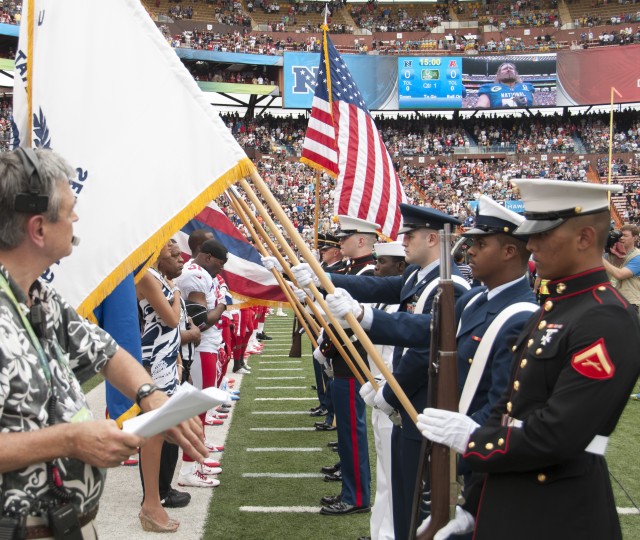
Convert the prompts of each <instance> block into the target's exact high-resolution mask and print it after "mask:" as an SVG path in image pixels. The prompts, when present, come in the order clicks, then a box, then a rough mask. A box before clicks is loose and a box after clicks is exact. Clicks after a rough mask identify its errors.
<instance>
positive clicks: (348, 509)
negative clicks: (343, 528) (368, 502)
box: [320, 501, 371, 516]
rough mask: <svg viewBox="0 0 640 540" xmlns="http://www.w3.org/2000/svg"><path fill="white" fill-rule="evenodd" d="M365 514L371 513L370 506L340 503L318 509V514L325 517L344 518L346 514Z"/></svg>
mask: <svg viewBox="0 0 640 540" xmlns="http://www.w3.org/2000/svg"><path fill="white" fill-rule="evenodd" d="M366 512H371V507H370V506H355V505H353V504H347V503H345V502H342V501H340V502H337V503H336V504H332V505H331V506H323V507H322V508H320V513H321V514H323V515H325V516H346V515H347V514H362V513H366Z"/></svg>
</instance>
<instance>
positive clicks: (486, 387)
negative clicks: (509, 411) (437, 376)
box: [456, 276, 536, 425]
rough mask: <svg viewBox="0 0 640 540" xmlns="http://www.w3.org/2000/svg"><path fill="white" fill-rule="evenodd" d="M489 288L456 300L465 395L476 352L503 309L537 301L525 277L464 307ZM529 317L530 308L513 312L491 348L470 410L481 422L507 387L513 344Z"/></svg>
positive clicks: (460, 371)
mask: <svg viewBox="0 0 640 540" xmlns="http://www.w3.org/2000/svg"><path fill="white" fill-rule="evenodd" d="M486 290H487V289H486V287H475V288H473V289H471V290H470V291H468V292H466V293H465V294H464V295H463V296H462V297H461V298H460V300H458V302H456V321H460V327H459V330H458V336H457V351H458V395H460V394H462V389H463V388H464V383H465V381H466V379H467V375H468V374H469V370H470V369H471V360H472V359H473V357H474V355H475V354H476V350H477V349H478V346H479V345H480V340H481V338H482V337H483V336H484V334H485V332H486V331H487V329H488V328H489V326H490V325H491V323H492V322H493V321H494V320H495V319H496V317H497V316H498V315H499V314H500V312H502V311H503V310H504V309H506V308H507V307H509V306H510V305H512V304H516V303H518V302H530V303H532V304H535V303H536V297H535V295H534V294H533V291H532V290H531V287H530V286H529V282H528V279H527V278H526V277H525V276H523V277H522V279H520V280H518V281H517V282H516V283H514V284H513V285H511V286H510V287H507V288H506V289H505V290H503V291H500V293H499V294H497V295H496V296H495V297H493V298H491V299H490V300H488V301H487V302H483V303H482V304H481V305H476V304H479V302H478V300H476V301H475V302H474V303H473V304H471V305H470V306H469V307H468V308H467V309H466V310H465V307H466V306H467V304H468V303H469V301H470V300H471V299H472V298H474V297H475V296H476V295H478V294H486V292H485V291H486ZM530 317H531V313H530V312H528V311H525V312H521V313H516V314H514V315H512V316H511V317H510V318H509V319H508V320H507V321H505V323H504V324H503V325H502V327H501V329H500V334H499V336H498V338H497V339H496V340H495V341H494V343H493V346H492V347H491V351H490V353H489V357H488V359H487V364H486V366H485V369H484V373H483V375H482V378H481V379H480V383H479V384H478V389H477V390H476V393H475V397H474V398H473V400H472V401H471V404H470V406H469V410H468V411H467V414H468V415H469V416H471V418H473V419H474V420H475V421H476V422H477V423H478V424H480V425H483V424H484V423H485V422H486V420H487V418H488V417H489V413H490V412H491V409H492V408H493V406H494V404H495V403H496V402H497V401H498V399H499V398H500V396H501V395H502V394H503V392H504V391H505V389H506V388H507V383H508V381H509V377H510V374H511V370H510V366H511V360H512V359H513V352H512V351H511V347H512V345H513V344H514V343H515V340H516V338H517V337H518V335H519V334H520V331H521V330H522V328H523V327H524V325H525V323H526V322H527V321H528V320H529V318H530Z"/></svg>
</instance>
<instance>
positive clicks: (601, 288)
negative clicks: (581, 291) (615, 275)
mask: <svg viewBox="0 0 640 540" xmlns="http://www.w3.org/2000/svg"><path fill="white" fill-rule="evenodd" d="M598 290H599V291H606V290H607V288H606V287H605V286H604V285H600V287H598Z"/></svg>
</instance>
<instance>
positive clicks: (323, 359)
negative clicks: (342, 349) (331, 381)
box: [313, 347, 328, 367]
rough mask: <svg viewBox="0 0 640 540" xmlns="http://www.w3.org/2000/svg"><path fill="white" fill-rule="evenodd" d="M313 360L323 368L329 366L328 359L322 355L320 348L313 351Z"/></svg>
mask: <svg viewBox="0 0 640 540" xmlns="http://www.w3.org/2000/svg"><path fill="white" fill-rule="evenodd" d="M313 359H314V360H315V361H316V362H318V364H320V365H321V366H323V367H326V366H328V363H327V357H326V356H325V355H324V354H322V351H321V350H320V347H316V348H315V350H314V351H313Z"/></svg>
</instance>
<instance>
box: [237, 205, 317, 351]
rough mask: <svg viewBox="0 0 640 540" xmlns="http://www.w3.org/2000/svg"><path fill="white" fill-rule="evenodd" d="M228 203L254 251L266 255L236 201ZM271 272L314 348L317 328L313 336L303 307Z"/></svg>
mask: <svg viewBox="0 0 640 540" xmlns="http://www.w3.org/2000/svg"><path fill="white" fill-rule="evenodd" d="M229 201H230V203H231V206H233V209H234V210H235V211H236V213H237V214H238V216H240V219H241V220H242V222H243V223H244V225H245V227H246V228H247V230H248V231H249V234H250V235H251V237H252V238H253V241H254V243H255V245H256V249H257V250H258V251H259V252H260V254H261V255H263V256H266V255H268V253H267V250H266V249H265V247H264V245H263V244H262V242H261V241H260V238H259V237H258V234H257V233H256V231H255V230H254V228H253V226H252V225H251V223H250V222H249V218H248V217H247V216H246V215H245V213H244V212H243V211H242V209H241V208H240V207H239V206H238V204H237V203H236V201H235V200H234V199H233V198H232V197H229ZM271 272H272V273H273V275H274V277H275V278H276V281H277V282H278V285H280V288H281V289H282V292H283V293H284V294H285V296H286V297H287V299H288V300H289V303H290V304H291V307H292V308H293V311H294V312H295V314H296V317H297V318H298V320H299V321H300V324H301V325H302V328H304V331H305V333H306V334H307V336H308V337H309V341H311V343H312V344H313V346H314V348H315V347H317V346H318V343H317V341H316V336H317V335H318V334H319V331H318V329H317V328H316V329H315V330H316V332H315V335H314V333H312V332H311V330H310V329H309V327H308V326H307V323H306V322H305V317H304V316H303V315H302V314H301V311H304V312H305V313H306V311H305V310H304V307H303V306H302V304H301V303H300V301H299V300H298V298H297V297H296V295H295V294H293V291H291V289H290V288H289V286H288V285H287V284H286V283H285V281H284V279H283V278H282V276H281V275H280V272H278V271H277V270H276V269H275V268H273V269H272V270H271Z"/></svg>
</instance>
